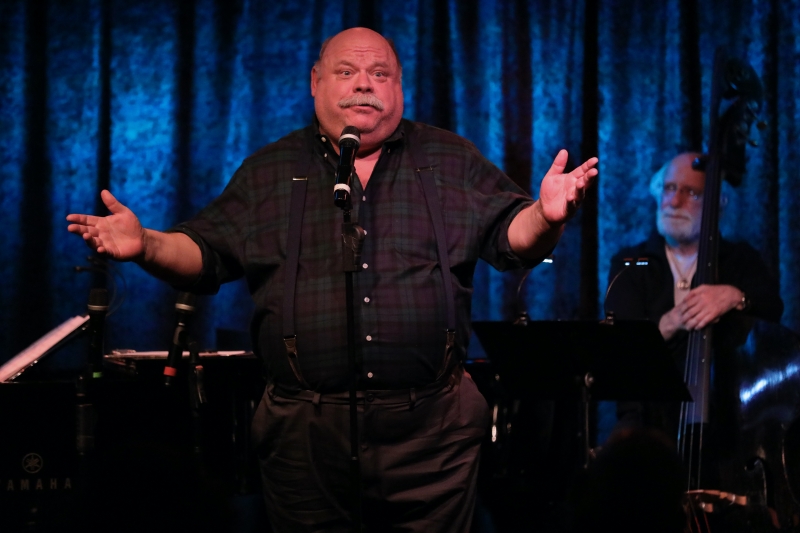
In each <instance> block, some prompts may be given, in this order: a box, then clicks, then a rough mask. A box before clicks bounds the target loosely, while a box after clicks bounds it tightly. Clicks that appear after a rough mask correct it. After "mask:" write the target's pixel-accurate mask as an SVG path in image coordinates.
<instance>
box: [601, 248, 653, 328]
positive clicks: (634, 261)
mask: <svg viewBox="0 0 800 533" xmlns="http://www.w3.org/2000/svg"><path fill="white" fill-rule="evenodd" d="M622 264H623V265H624V266H623V267H622V269H621V270H620V271H619V272H617V275H616V276H614V279H612V280H611V283H609V284H608V288H607V289H606V295H605V298H603V308H605V311H606V318H605V320H603V322H604V323H605V324H609V325H612V326H613V325H614V311H613V310H608V309H607V307H608V295H609V294H611V287H613V286H614V283H615V282H616V281H617V280H618V279H619V277H620V276H621V275H622V273H623V272H625V271H626V270H628V269H629V268H631V267H637V266H648V265H649V264H650V258H649V257H637V258H633V257H625V258H624V259H623V260H622Z"/></svg>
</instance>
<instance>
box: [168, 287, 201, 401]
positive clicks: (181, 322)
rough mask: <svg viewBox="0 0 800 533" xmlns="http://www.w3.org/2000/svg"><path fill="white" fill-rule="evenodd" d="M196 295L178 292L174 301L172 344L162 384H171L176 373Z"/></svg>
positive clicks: (185, 343) (185, 341)
mask: <svg viewBox="0 0 800 533" xmlns="http://www.w3.org/2000/svg"><path fill="white" fill-rule="evenodd" d="M196 303H197V296H196V295H194V294H192V293H190V292H181V293H179V294H178V301H177V302H175V313H176V317H177V318H176V324H175V333H173V335H172V345H171V346H170V348H169V353H168V354H167V364H166V366H165V367H164V385H167V386H169V385H172V378H174V377H175V375H176V374H177V373H178V370H177V369H178V363H179V362H180V360H181V358H182V357H183V348H184V346H186V345H187V344H188V343H187V339H186V337H187V335H188V334H187V332H186V328H187V324H188V322H189V318H190V317H191V316H192V314H194V309H195V305H196Z"/></svg>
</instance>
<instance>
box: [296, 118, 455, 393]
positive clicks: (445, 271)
mask: <svg viewBox="0 0 800 533" xmlns="http://www.w3.org/2000/svg"><path fill="white" fill-rule="evenodd" d="M420 137H421V136H420V134H419V133H418V132H417V131H413V132H412V134H411V135H410V136H409V138H408V139H407V141H406V148H407V149H408V150H409V155H410V157H411V161H412V163H413V164H414V170H415V172H416V174H417V176H419V178H420V181H421V183H422V192H423V195H424V196H425V203H426V204H427V206H428V213H430V216H431V221H432V222H433V233H434V237H435V238H436V247H437V254H438V256H439V266H440V267H441V273H442V280H443V284H444V296H445V305H446V312H447V317H446V327H447V329H446V332H445V333H446V344H445V357H444V359H443V361H442V366H441V368H440V370H439V373H438V375H437V380H438V379H439V378H441V377H443V376H444V375H445V374H446V373H448V372H449V371H451V370H452V365H453V363H455V361H454V360H453V354H454V347H455V331H456V307H455V298H454V294H453V283H452V282H451V281H450V256H449V254H448V253H447V236H446V233H445V225H444V215H443V213H442V203H441V201H440V199H439V195H438V193H437V189H436V180H435V179H434V172H435V171H436V166H437V165H431V164H428V159H427V157H426V154H425V152H424V151H423V150H422V145H421V142H420ZM308 145H309V149H311V151H310V152H309V153H303V154H301V156H300V157H299V158H298V160H297V161H296V162H295V168H294V174H293V176H292V196H291V204H290V211H289V233H288V237H287V241H286V270H285V275H284V286H283V342H284V345H285V346H286V355H287V356H288V359H289V365H290V366H291V368H292V372H294V376H295V378H297V381H298V382H299V383H300V385H301V386H302V387H303V388H305V389H308V388H309V386H308V383H307V382H306V381H305V379H304V378H303V374H302V372H301V371H300V366H299V364H298V355H297V335H296V334H295V323H294V316H295V308H294V305H295V297H294V296H295V290H296V287H297V266H298V263H299V261H300V235H301V233H302V227H303V213H304V211H305V199H306V189H307V186H308V178H309V168H310V166H311V154H312V153H313V145H312V142H311V141H310V140H309V143H308Z"/></svg>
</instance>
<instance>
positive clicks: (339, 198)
mask: <svg viewBox="0 0 800 533" xmlns="http://www.w3.org/2000/svg"><path fill="white" fill-rule="evenodd" d="M359 146H361V132H360V131H358V128H356V127H355V126H345V127H344V129H343V130H342V134H341V135H340V136H339V166H338V167H337V169H336V184H335V185H334V186H333V203H334V204H335V205H336V207H339V208H341V209H347V208H348V207H349V206H350V177H351V176H352V175H353V166H354V165H355V163H356V153H358V147H359Z"/></svg>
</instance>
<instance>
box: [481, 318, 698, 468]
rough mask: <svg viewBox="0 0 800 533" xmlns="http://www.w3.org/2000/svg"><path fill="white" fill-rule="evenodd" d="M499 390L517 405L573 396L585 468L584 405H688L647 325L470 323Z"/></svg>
mask: <svg viewBox="0 0 800 533" xmlns="http://www.w3.org/2000/svg"><path fill="white" fill-rule="evenodd" d="M472 326H473V329H474V330H475V334H476V335H477V336H478V339H479V340H480V342H481V344H482V345H483V347H484V349H485V350H486V354H487V355H488V356H489V359H491V361H492V365H493V367H494V368H495V369H496V373H497V374H498V375H499V376H500V380H501V382H502V383H503V385H504V387H505V388H506V389H507V390H508V391H509V392H510V393H511V394H513V395H514V396H516V397H518V398H520V399H535V400H556V399H570V398H579V399H580V401H581V402H582V404H583V405H582V408H583V412H582V419H583V435H582V437H583V449H584V457H583V459H584V461H583V462H584V464H583V466H584V468H585V467H587V466H588V462H589V457H590V452H591V449H590V446H589V431H588V427H589V401H590V400H592V399H594V400H622V401H626V400H627V401H675V402H681V401H692V398H691V396H690V395H689V391H688V390H687V388H686V385H685V384H684V382H683V379H682V377H681V375H680V373H679V371H678V368H677V367H676V365H675V363H674V362H673V360H672V358H671V357H670V356H669V354H668V352H667V349H666V345H665V342H664V339H663V338H662V337H661V333H660V332H659V331H658V327H657V326H656V325H655V324H654V323H652V322H649V321H645V320H616V321H615V322H614V323H613V324H609V323H605V322H598V321H531V322H529V323H528V324H527V325H515V324H512V323H510V322H474V323H473V324H472Z"/></svg>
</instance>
